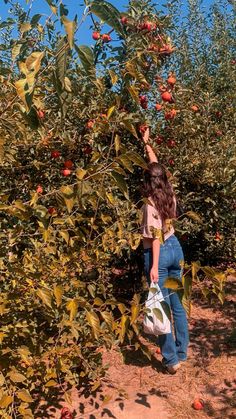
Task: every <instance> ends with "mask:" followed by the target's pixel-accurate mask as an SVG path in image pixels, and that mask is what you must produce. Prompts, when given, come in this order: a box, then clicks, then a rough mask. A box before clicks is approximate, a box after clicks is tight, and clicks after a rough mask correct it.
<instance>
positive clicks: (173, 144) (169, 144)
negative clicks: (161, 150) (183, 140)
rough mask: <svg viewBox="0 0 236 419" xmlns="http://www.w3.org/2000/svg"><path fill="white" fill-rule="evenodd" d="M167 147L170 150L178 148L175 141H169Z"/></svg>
mask: <svg viewBox="0 0 236 419" xmlns="http://www.w3.org/2000/svg"><path fill="white" fill-rule="evenodd" d="M167 146H168V147H169V148H174V147H175V146H176V142H175V140H169V141H168V143H167Z"/></svg>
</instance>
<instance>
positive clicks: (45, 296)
mask: <svg viewBox="0 0 236 419" xmlns="http://www.w3.org/2000/svg"><path fill="white" fill-rule="evenodd" d="M36 294H37V296H38V297H39V298H40V299H41V300H42V302H43V303H44V304H45V305H46V306H48V307H50V308H51V307H52V295H51V292H50V291H49V290H48V289H47V288H41V289H38V290H37V292H36Z"/></svg>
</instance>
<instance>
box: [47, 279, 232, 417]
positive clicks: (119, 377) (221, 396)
mask: <svg viewBox="0 0 236 419" xmlns="http://www.w3.org/2000/svg"><path fill="white" fill-rule="evenodd" d="M226 294H227V296H226V302H225V304H224V306H223V308H222V306H221V305H220V303H218V302H214V303H213V304H212V305H211V306H210V305H209V304H207V303H206V302H205V301H203V300H202V299H201V297H198V296H197V295H196V296H195V301H194V305H193V312H192V316H191V319H190V322H189V326H190V341H191V343H190V348H189V358H188V361H187V362H185V363H184V364H182V366H181V369H180V370H179V371H178V372H177V374H176V375H174V376H171V375H169V374H167V373H165V371H164V370H163V367H162V365H161V355H160V354H158V353H157V352H156V350H157V345H156V343H155V342H153V341H152V340H150V339H148V337H147V336H146V337H143V343H144V344H145V345H147V346H148V347H149V349H150V350H151V352H152V354H153V355H152V360H151V361H149V360H148V359H147V358H146V357H145V356H144V355H143V354H142V353H141V352H139V351H136V352H135V351H133V350H132V349H127V350H126V351H124V354H123V356H122V355H121V354H120V353H119V352H118V351H116V350H112V351H110V352H104V353H103V361H104V363H105V364H109V368H108V372H107V375H106V378H105V379H104V380H103V386H102V388H101V389H99V391H98V393H97V396H96V397H92V396H91V395H89V394H86V393H85V392H80V393H78V391H76V390H73V391H72V393H71V400H72V401H71V402H69V401H64V402H63V401H62V403H61V406H66V407H68V409H69V410H70V411H71V412H72V415H73V416H72V417H73V418H76V419H99V418H104V419H106V418H114V419H169V418H171V419H172V418H181V419H188V418H191V419H194V418H201V419H202V418H211V417H212V418H214V419H222V418H227V419H233V418H236V379H235V377H236V374H235V358H234V357H235V353H236V350H235V348H236V333H235V302H236V283H235V281H234V280H233V278H231V279H229V281H228V285H227V293H226ZM233 330H234V333H233ZM196 398H200V399H202V400H203V402H204V409H203V410H201V411H195V410H194V409H193V407H192V403H193V401H194V400H195V399H196ZM61 406H60V408H59V409H55V408H53V409H52V412H51V414H50V415H49V416H47V417H50V418H53V419H54V418H55V419H59V418H60V417H61V413H60V412H61ZM40 417H42V416H40Z"/></svg>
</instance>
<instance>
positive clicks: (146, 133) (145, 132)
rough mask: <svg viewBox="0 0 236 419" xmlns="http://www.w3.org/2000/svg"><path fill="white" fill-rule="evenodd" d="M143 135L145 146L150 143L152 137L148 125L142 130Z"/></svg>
mask: <svg viewBox="0 0 236 419" xmlns="http://www.w3.org/2000/svg"><path fill="white" fill-rule="evenodd" d="M140 132H141V134H142V140H143V142H144V144H147V143H148V141H149V136H150V128H149V127H148V126H146V125H144V126H143V127H142V129H141V130H140Z"/></svg>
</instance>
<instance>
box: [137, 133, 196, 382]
mask: <svg viewBox="0 0 236 419" xmlns="http://www.w3.org/2000/svg"><path fill="white" fill-rule="evenodd" d="M148 140H149V129H147V130H146V131H145V133H144V134H143V141H144V144H145V148H146V152H147V155H148V158H149V161H150V163H149V165H148V170H147V171H146V172H145V175H144V188H143V190H144V196H145V197H146V198H148V203H147V204H145V205H144V206H143V224H142V235H143V247H144V265H145V274H146V276H147V279H148V281H153V282H158V285H159V287H160V289H161V291H162V294H163V296H164V299H165V301H166V302H167V303H168V304H169V306H170V309H171V312H172V316H173V320H174V332H175V333H174V334H175V336H174V335H173V333H168V334H166V335H160V336H159V344H160V349H161V353H162V356H163V365H164V366H165V367H166V368H167V370H168V372H169V373H171V374H175V373H176V371H177V370H178V369H179V367H180V364H181V362H182V361H185V360H186V359H187V347H188V343H189V335H188V322H187V316H186V312H185V310H184V308H183V306H182V304H181V302H180V300H179V297H178V295H177V293H176V292H173V291H172V290H170V289H167V288H165V286H164V283H165V280H166V278H168V277H172V278H178V279H180V278H181V274H182V269H181V261H183V259H184V256H183V251H182V248H181V246H180V243H179V241H178V239H177V238H176V236H175V235H174V228H173V226H172V224H171V219H173V218H176V199H175V195H174V192H173V189H172V187H171V185H170V183H169V181H168V178H167V175H166V172H165V169H164V167H163V166H162V165H161V164H159V163H158V162H157V158H156V155H155V153H154V152H153V149H152V147H151V146H150V145H149V144H148Z"/></svg>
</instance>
